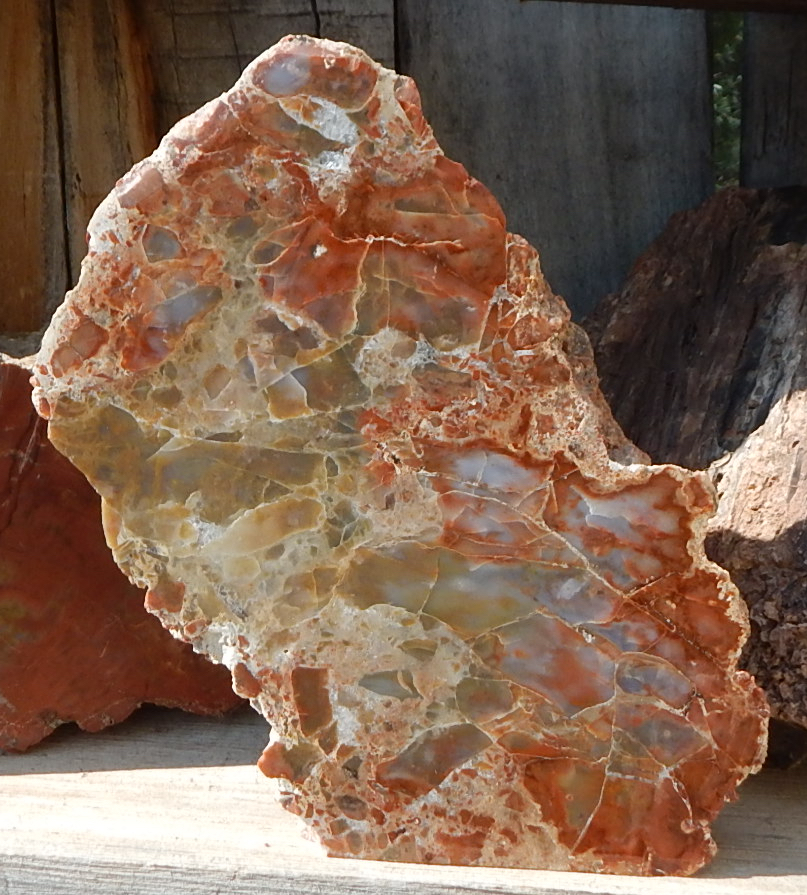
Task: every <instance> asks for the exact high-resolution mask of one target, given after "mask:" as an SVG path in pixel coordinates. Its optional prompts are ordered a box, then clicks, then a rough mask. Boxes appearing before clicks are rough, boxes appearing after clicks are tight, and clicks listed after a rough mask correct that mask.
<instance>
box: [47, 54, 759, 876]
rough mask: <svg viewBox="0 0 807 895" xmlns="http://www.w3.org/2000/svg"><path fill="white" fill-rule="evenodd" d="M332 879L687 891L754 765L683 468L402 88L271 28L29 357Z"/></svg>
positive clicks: (170, 616) (199, 116)
mask: <svg viewBox="0 0 807 895" xmlns="http://www.w3.org/2000/svg"><path fill="white" fill-rule="evenodd" d="M36 378H37V382H38V388H37V391H36V401H37V406H38V407H39V408H40V411H41V413H42V414H43V415H44V416H46V417H47V418H49V419H50V433H51V437H52V438H53V440H54V443H55V444H56V445H57V446H58V447H59V449H60V450H63V451H64V452H65V453H66V454H67V455H68V456H70V457H71V458H72V459H73V460H74V462H76V463H77V464H78V465H79V467H80V468H81V469H82V470H83V471H84V472H85V473H86V474H87V476H88V477H89V478H90V480H91V481H92V483H93V484H94V485H95V487H96V488H97V489H98V490H99V491H100V493H101V494H102V496H103V500H104V520H105V527H106V532H107V537H108V538H109V541H110V543H111V545H112V547H113V550H114V553H115V556H116V558H117V560H118V562H119V563H120V564H121V566H122V567H123V568H124V569H125V570H126V572H127V573H128V574H129V575H130V576H131V577H132V578H133V579H134V580H136V581H137V582H139V583H141V584H143V585H144V586H147V587H148V588H149V593H148V597H147V603H148V605H149V607H150V608H151V610H152V611H153V612H154V613H155V614H157V615H158V616H159V617H160V618H161V619H162V621H163V623H164V624H166V625H167V626H168V627H169V628H171V629H172V630H174V631H177V632H179V633H181V634H182V636H184V637H187V638H189V639H191V640H193V642H194V643H195V645H196V647H197V649H200V650H202V651H204V652H206V653H208V654H209V655H211V656H213V657H214V658H215V659H216V660H218V661H223V662H225V663H226V664H227V665H228V666H229V667H230V668H232V670H233V674H234V679H235V681H236V684H237V687H238V689H239V692H241V693H242V694H244V695H245V696H248V697H250V698H251V699H252V700H253V703H254V705H255V706H256V707H258V708H259V709H260V710H261V711H262V712H263V713H264V714H265V716H266V717H267V718H268V719H269V720H270V721H271V723H272V728H273V732H272V739H271V741H270V743H269V745H268V746H267V748H266V750H265V752H264V754H263V756H262V757H261V759H260V762H259V764H260V767H261V768H262V770H263V771H264V772H265V773H266V774H267V775H268V776H270V777H273V778H275V779H276V780H277V785H278V787H279V789H280V791H281V797H282V799H283V800H284V803H285V804H286V805H287V807H288V808H289V809H290V810H292V811H294V812H296V813H297V814H299V815H301V816H302V817H303V818H305V820H306V821H307V822H308V823H309V824H310V825H311V827H312V828H313V830H314V832H315V833H316V834H317V835H318V836H319V838H320V840H321V841H322V843H324V845H325V847H326V848H327V849H328V851H329V852H330V853H331V854H333V855H345V856H351V855H353V856H360V857H369V858H383V859H390V860H405V861H425V862H441V863H464V864H486V865H499V866H520V867H547V868H558V869H562V868H572V869H576V870H603V871H611V872H633V873H648V874H652V873H688V872H691V871H693V870H695V869H696V868H698V867H699V866H701V865H702V864H703V863H704V862H705V861H706V860H707V859H708V858H709V856H710V855H711V854H712V852H713V848H714V845H713V842H712V839H711V836H710V832H709V822H710V821H711V819H712V818H713V817H714V816H715V815H716V813H717V812H718V811H719V809H720V807H721V806H722V804H723V802H724V800H725V799H727V798H733V797H734V794H735V788H736V785H737V784H738V783H739V782H740V781H741V780H742V779H743V778H744V777H745V776H746V775H747V774H748V773H749V772H752V771H754V770H756V769H757V768H758V766H759V764H760V761H761V757H762V753H763V750H764V741H765V728H766V712H767V709H766V706H765V703H764V700H763V698H762V695H761V693H760V691H759V690H758V688H757V687H756V686H755V684H754V682H753V680H752V679H751V678H750V676H748V675H747V674H745V673H743V672H738V671H737V669H736V659H737V655H738V653H739V650H740V648H741V645H742V643H743V640H744V637H745V635H746V626H747V622H746V616H745V610H744V607H743V605H742V603H741V601H740V600H739V599H738V596H737V593H736V591H735V589H734V587H733V586H732V584H731V582H730V580H729V578H728V575H727V574H726V573H725V572H724V571H723V570H722V569H720V568H718V567H717V566H715V565H713V564H712V563H710V562H708V561H707V560H706V558H705V557H704V554H703V543H702V542H703V531H704V526H705V524H706V520H707V518H708V516H709V514H710V513H711V512H712V511H713V508H714V504H713V496H712V491H711V488H710V485H709V482H708V480H707V479H706V477H705V476H703V475H701V474H697V473H694V474H693V473H690V472H687V471H685V470H682V469H678V468H676V467H673V466H650V465H647V463H646V458H645V457H644V455H642V454H641V453H640V452H639V451H637V450H636V449H635V448H633V447H632V446H631V445H630V444H629V443H628V442H626V440H625V439H624V437H623V436H622V434H621V432H620V431H619V429H618V427H617V426H616V425H615V423H614V422H613V420H612V418H611V416H610V413H609V412H608V410H607V407H606V406H605V404H604V402H603V399H602V397H601V396H600V394H599V392H598V390H597V387H596V375H595V372H594V368H593V365H592V361H591V356H590V349H589V346H588V342H587V340H586V338H585V336H584V335H583V333H582V331H580V330H579V329H578V328H576V327H575V326H573V325H572V324H571V323H570V322H569V313H568V310H567V309H566V307H565V305H564V304H563V302H562V301H561V300H560V299H558V298H557V297H556V296H554V295H553V294H552V292H551V291H550V290H549V288H548V287H547V285H546V283H545V281H544V279H543V277H542V275H541V271H540V267H539V263H538V256H537V253H536V252H535V250H534V249H532V248H531V247H530V246H529V245H527V244H526V243H525V242H524V241H523V240H522V239H520V238H518V237H515V236H508V234H507V232H506V229H505V222H504V217H503V215H502V212H501V210H500V208H499V207H498V205H497V203H496V202H495V200H494V199H493V197H492V196H491V195H490V193H489V192H488V191H487V190H486V189H485V188H484V187H483V186H482V185H481V184H479V183H478V182H476V181H475V180H473V179H472V178H471V177H469V176H468V174H467V173H466V171H465V170H464V169H463V168H462V167H461V166H460V165H458V164H457V163H455V162H452V161H450V160H449V159H447V158H445V157H444V156H443V154H442V153H441V152H440V149H439V147H438V145H437V143H436V142H435V139H434V137H433V135H432V133H431V131H430V129H429V127H428V125H427V124H426V122H425V121H424V119H423V115H422V113H421V108H420V102H419V98H418V94H417V90H416V88H415V86H414V84H413V83H412V81H410V80H409V79H407V78H405V77H399V76H396V75H395V74H394V73H392V72H388V71H385V70H384V69H382V68H380V67H379V66H377V65H375V64H374V63H373V62H372V61H371V60H370V59H368V58H367V57H366V56H365V55H364V54H363V53H362V52H360V51H359V50H356V49H354V48H352V47H349V46H346V45H344V44H335V43H331V42H328V41H318V40H315V39H312V38H288V39H286V40H284V41H282V42H281V43H279V44H278V45H277V46H275V47H274V48H273V49H271V50H269V51H268V52H267V53H265V54H264V55H262V56H261V57H259V58H258V59H257V60H255V62H253V63H252V64H251V65H250V66H248V67H247V69H246V71H245V72H244V74H243V76H242V78H241V79H240V80H239V81H238V83H237V84H236V85H235V87H234V88H233V89H232V90H231V91H229V92H228V93H227V94H224V95H223V96H222V97H220V98H219V99H217V100H214V101H213V102H211V103H209V104H208V105H206V106H205V107H204V108H202V109H201V110H200V111H199V112H197V113H196V114H194V115H192V116H190V117H189V118H187V119H186V120H185V121H183V122H181V123H180V124H179V125H177V127H176V128H174V130H173V131H172V132H171V133H170V134H169V135H168V136H167V137H166V139H165V140H164V141H163V143H162V145H161V147H160V149H159V150H158V151H157V152H156V153H155V154H154V155H153V156H152V157H151V158H149V159H147V160H146V161H144V162H143V163H141V164H139V165H137V166H136V167H135V168H134V169H133V170H132V172H131V173H130V174H128V175H127V176H126V177H125V178H123V180H121V181H120V182H119V184H118V186H117V188H116V189H115V191H114V192H113V193H112V194H111V195H110V197H109V198H108V199H107V200H106V201H105V202H104V203H103V204H102V206H101V207H100V208H99V210H98V212H97V213H96V215H95V217H94V218H93V221H92V224H91V226H90V243H89V256H88V259H87V261H86V262H85V264H84V267H83V269H82V275H81V280H80V282H79V285H78V287H77V288H76V290H74V291H73V293H71V294H70V295H69V296H68V298H67V300H66V302H65V304H64V305H63V306H62V308H61V309H60V310H59V311H58V312H57V314H56V316H55V318H54V321H53V324H52V326H51V328H50V330H49V332H48V333H47V335H46V337H45V341H44V344H43V349H42V351H41V353H40V355H39V357H38V360H37V366H36Z"/></svg>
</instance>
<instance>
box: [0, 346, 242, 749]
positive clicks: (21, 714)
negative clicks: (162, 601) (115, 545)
mask: <svg viewBox="0 0 807 895" xmlns="http://www.w3.org/2000/svg"><path fill="white" fill-rule="evenodd" d="M30 375H31V374H30V371H29V370H27V369H24V368H23V367H21V366H18V365H17V364H15V363H13V362H11V361H9V362H4V360H3V359H2V356H1V355H0V749H6V750H13V751H21V750H23V749H27V748H28V747H29V746H32V745H34V744H35V743H37V742H39V741H40V740H41V739H42V738H43V737H45V736H47V735H48V734H49V733H51V732H52V731H53V730H54V728H56V727H57V726H58V725H60V724H63V723H65V722H68V721H75V722H77V723H78V725H79V726H80V727H82V728H84V729H85V730H100V729H101V728H103V727H106V726H107V725H109V724H114V723H116V722H117V721H122V720H123V719H124V718H126V717H127V716H128V715H129V714H131V712H132V711H134V709H136V708H137V707H138V706H139V705H140V704H141V703H143V702H151V703H156V704H157V705H164V706H172V707H178V708H183V709H186V710H188V711H193V712H198V713H202V714H214V713H219V712H224V711H226V710H228V709H231V708H233V707H234V706H235V705H237V704H238V703H239V701H240V700H239V699H238V698H237V697H236V696H235V695H234V694H233V692H232V688H231V686H230V676H229V675H228V674H227V673H226V671H225V669H223V668H218V667H216V666H214V665H213V664H211V663H210V662H208V661H207V660H206V659H203V658H202V657H201V656H197V655H195V654H194V653H193V651H192V650H191V647H190V646H189V645H188V644H183V643H180V642H178V641H177V640H175V639H174V638H173V637H171V636H170V635H169V634H168V633H167V632H166V631H165V630H163V628H162V627H161V626H160V624H159V622H158V621H157V620H156V619H155V618H153V617H152V616H150V615H149V614H148V613H147V612H145V611H144V609H143V591H142V590H140V589H138V588H136V587H135V586H134V585H132V584H130V583H129V582H128V581H127V580H126V578H125V577H124V576H123V575H122V574H121V571H120V569H118V567H117V566H116V565H115V563H114V562H113V561H112V557H111V556H110V554H109V548H108V547H107V545H106V543H105V541H104V532H103V530H102V528H101V507H100V502H99V499H98V495H97V494H96V493H95V492H94V491H93V490H92V488H91V487H90V486H89V485H88V484H87V481H86V479H85V478H84V476H82V475H81V473H80V472H79V471H78V470H77V469H76V468H75V467H74V466H73V465H72V464H71V463H69V462H68V461H67V460H66V459H65V458H64V457H63V456H62V455H61V454H60V453H59V452H58V451H56V450H55V449H54V448H53V446H52V445H51V444H50V443H49V442H48V440H47V436H46V434H45V424H44V422H43V421H42V420H41V419H40V418H39V417H38V416H37V415H36V413H35V412H34V409H33V406H32V404H31V386H30V384H29V381H28V380H29V379H30Z"/></svg>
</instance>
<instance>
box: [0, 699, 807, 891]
mask: <svg viewBox="0 0 807 895" xmlns="http://www.w3.org/2000/svg"><path fill="white" fill-rule="evenodd" d="M266 739H267V726H266V723H265V722H264V721H263V719H262V718H260V717H258V716H257V715H255V714H253V713H252V712H251V711H250V710H247V711H246V712H245V713H243V714H241V715H237V716H235V717H231V718H229V719H227V720H222V721H215V720H210V719H203V718H197V717H193V716H190V715H182V714H181V713H179V712H168V711H165V710H155V709H149V710H145V711H142V712H140V713H139V714H138V715H136V716H134V717H133V718H131V719H130V720H129V721H127V722H126V723H124V724H122V725H119V726H118V727H115V728H112V729H110V730H108V731H105V732H103V733H100V734H92V735H90V734H81V733H78V732H76V731H70V730H68V729H64V730H62V731H59V732H57V733H56V734H55V735H54V737H53V738H52V739H51V740H50V741H46V742H45V743H44V744H42V746H40V747H38V748H37V749H35V750H34V751H32V752H30V753H29V754H27V755H23V756H13V755H5V756H1V755H0V892H2V893H3V895H42V893H43V892H48V893H50V895H119V893H121V892H136V893H138V895H173V893H177V895H211V893H215V892H229V893H236V892H237V893H238V895H259V893H260V895H266V893H268V892H271V893H273V895H301V893H303V895H315V893H316V895H371V893H372V895H375V893H378V892H384V893H386V895H411V893H413V892H417V893H418V895H452V893H453V895H457V893H468V895H470V893H477V895H482V893H487V895H593V893H600V895H744V893H749V895H750V893H753V895H797V893H804V892H805V891H807V846H805V842H804V838H803V835H802V830H803V829H804V825H805V823H807V771H805V770H804V769H802V770H800V771H795V772H790V773H787V774H786V773H784V772H771V771H765V772H763V773H762V774H761V775H760V776H759V777H757V778H755V779H752V780H750V781H749V782H748V783H746V784H745V785H744V787H743V789H742V798H741V800H740V802H739V803H737V804H735V805H732V806H729V807H728V808H727V809H726V811H725V812H724V814H723V815H722V816H721V817H720V819H719V820H718V822H717V824H716V826H715V836H716V838H717V840H718V843H719V845H720V848H721V850H720V853H719V854H718V857H717V858H716V860H715V861H714V863H713V864H712V865H710V867H708V868H707V869H706V871H704V872H703V873H702V874H701V875H700V876H698V877H697V878H691V879H687V880H681V879H672V878H664V879H661V878H658V879H642V878H631V877H624V876H596V875H591V874H578V873H550V872H539V871H523V870H499V869H494V868H468V867H435V866H422V865H417V864H391V863H380V862H373V861H366V862H364V861H347V860H339V859H330V858H326V857H324V856H323V855H322V854H321V852H320V850H319V848H318V846H316V845H315V844H314V843H312V842H308V841H306V840H305V839H304V838H303V837H302V835H301V830H302V824H301V822H300V821H299V820H298V819H297V818H294V817H293V816H291V815H289V814H287V813H286V812H284V811H283V810H282V809H281V808H279V807H278V805H277V803H276V802H275V801H274V800H273V799H272V797H271V795H270V787H271V783H270V781H268V780H266V779H265V778H264V777H262V776H261V774H260V773H259V772H258V770H257V768H256V767H255V764H254V761H255V758H256V756H257V755H258V754H259V753H260V751H261V749H262V748H263V746H264V745H265V743H266Z"/></svg>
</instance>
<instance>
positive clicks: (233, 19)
mask: <svg viewBox="0 0 807 895" xmlns="http://www.w3.org/2000/svg"><path fill="white" fill-rule="evenodd" d="M135 6H136V15H137V17H138V21H139V24H140V28H141V29H142V33H143V38H144V40H145V41H146V42H147V44H148V46H149V48H150V58H151V63H152V69H153V73H154V82H155V97H156V104H157V107H156V115H157V129H158V132H159V133H160V134H164V133H165V132H166V131H167V130H168V129H169V128H170V127H171V125H172V124H174V123H175V122H176V121H177V120H179V119H180V118H182V117H183V116H184V115H188V114H189V113H190V112H193V111H194V110H195V109H198V108H199V106H201V105H202V104H203V103H205V102H207V101H208V100H210V99H212V98H213V97H214V96H218V95H219V94H220V93H222V92H223V91H224V90H227V89H229V88H230V87H231V86H232V85H233V84H234V83H235V81H236V80H237V78H238V76H239V75H240V74H241V71H242V70H243V69H244V67H245V66H246V65H247V64H248V63H249V62H251V61H252V60H253V59H254V58H255V57H256V56H257V55H259V54H260V53H262V52H263V51H264V50H266V49H268V48H269V47H271V46H272V44H274V43H276V42H277V41H278V40H280V38H281V37H285V36H286V35H287V34H311V35H315V36H316V35H318V34H319V36H322V37H329V38H331V39H333V40H345V41H348V42H350V43H354V44H356V45H357V46H360V47H362V48H363V49H365V50H367V52H368V53H370V54H371V55H372V56H375V57H376V58H378V59H379V60H380V61H382V62H384V63H385V64H388V65H391V64H392V63H393V56H394V38H393V34H394V31H393V8H392V7H393V0H360V2H356V0H317V2H312V0H272V2H266V0H239V2H238V3H233V2H229V0H173V2H170V3H169V2H166V0H148V2H145V3H142V4H136V5H135Z"/></svg>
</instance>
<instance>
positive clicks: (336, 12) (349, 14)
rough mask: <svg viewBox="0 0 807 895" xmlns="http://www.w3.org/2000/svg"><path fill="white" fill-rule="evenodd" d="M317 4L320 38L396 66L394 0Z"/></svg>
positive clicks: (321, 1) (329, 0) (322, 0)
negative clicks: (342, 42) (350, 47)
mask: <svg viewBox="0 0 807 895" xmlns="http://www.w3.org/2000/svg"><path fill="white" fill-rule="evenodd" d="M805 2H807V0H805ZM315 5H316V8H317V11H318V14H319V20H320V37H329V38H331V39H332V40H343V41H345V42H346V43H350V44H353V45H354V46H357V47H361V48H362V49H363V50H364V51H365V52H367V53H369V54H370V55H371V56H372V57H373V59H375V60H376V62H380V63H381V64H382V65H386V66H387V68H395V10H394V6H395V0H315Z"/></svg>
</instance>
